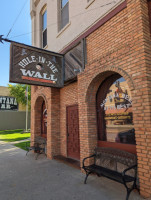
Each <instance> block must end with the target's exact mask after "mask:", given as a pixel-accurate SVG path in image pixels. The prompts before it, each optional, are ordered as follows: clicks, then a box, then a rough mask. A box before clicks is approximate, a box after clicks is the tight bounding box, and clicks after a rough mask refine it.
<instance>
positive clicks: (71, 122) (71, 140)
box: [67, 105, 80, 160]
mask: <svg viewBox="0 0 151 200" xmlns="http://www.w3.org/2000/svg"><path fill="white" fill-rule="evenodd" d="M67 137H68V140H67V141H68V142H67V154H68V157H69V158H73V159H77V160H79V159H80V141H79V113H78V105H74V106H69V107H67Z"/></svg>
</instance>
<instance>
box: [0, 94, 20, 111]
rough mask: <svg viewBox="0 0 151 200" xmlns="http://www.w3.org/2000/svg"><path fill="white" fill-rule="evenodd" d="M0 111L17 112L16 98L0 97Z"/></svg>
mask: <svg viewBox="0 0 151 200" xmlns="http://www.w3.org/2000/svg"><path fill="white" fill-rule="evenodd" d="M0 110H18V103H17V101H16V98H14V97H7V96H0Z"/></svg>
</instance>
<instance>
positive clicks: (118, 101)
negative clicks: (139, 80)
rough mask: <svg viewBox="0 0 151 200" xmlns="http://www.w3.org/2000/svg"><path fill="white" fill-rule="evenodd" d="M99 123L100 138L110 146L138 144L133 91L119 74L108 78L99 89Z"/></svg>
mask: <svg viewBox="0 0 151 200" xmlns="http://www.w3.org/2000/svg"><path fill="white" fill-rule="evenodd" d="M97 124H98V140H99V141H103V142H106V143H108V146H110V145H109V144H111V143H116V144H117V143H118V144H119V143H120V144H129V145H135V144H136V142H135V129H134V124H133V112H132V96H131V91H130V89H129V87H128V84H127V82H126V80H125V79H124V78H123V77H121V76H120V75H119V74H115V75H112V76H111V77H109V78H107V79H106V80H105V81H104V82H103V83H102V84H101V86H100V88H99V90H98V93H97ZM114 146H115V145H114ZM115 147H116V146H115Z"/></svg>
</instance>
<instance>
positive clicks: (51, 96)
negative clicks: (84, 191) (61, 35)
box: [31, 0, 151, 197]
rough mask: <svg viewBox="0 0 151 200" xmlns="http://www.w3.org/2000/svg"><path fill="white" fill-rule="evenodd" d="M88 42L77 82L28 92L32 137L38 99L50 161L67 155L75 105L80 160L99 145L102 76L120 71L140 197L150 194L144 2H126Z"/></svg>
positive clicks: (150, 43)
mask: <svg viewBox="0 0 151 200" xmlns="http://www.w3.org/2000/svg"><path fill="white" fill-rule="evenodd" d="M86 40H87V58H88V62H87V65H86V69H85V71H84V72H82V73H81V74H80V75H79V76H78V82H77V83H72V84H70V85H68V86H65V87H64V88H62V89H60V90H59V89H51V88H43V87H38V89H37V90H36V89H32V119H33V120H32V123H31V129H32V135H34V134H36V125H37V123H38V121H36V120H39V119H38V117H37V116H36V115H35V113H36V112H38V106H39V105H40V103H39V104H38V103H37V101H36V100H37V98H38V97H39V96H42V97H43V98H44V99H45V101H46V106H47V109H48V131H47V132H48V141H47V146H48V157H49V158H52V157H53V155H57V154H62V155H64V156H67V138H66V106H68V105H73V104H77V103H78V105H79V129H80V153H81V154H80V157H81V159H80V160H81V161H82V159H83V158H84V157H86V156H88V155H89V154H91V153H92V152H93V149H94V147H95V146H96V145H97V120H96V93H97V90H98V88H99V86H100V84H101V83H102V81H103V80H104V79H105V78H107V77H109V76H110V75H112V74H114V73H115V72H116V73H119V74H120V75H121V76H123V77H124V78H125V80H126V81H127V83H128V85H129V88H130V90H131V92H132V100H133V117H134V126H135V130H136V143H137V156H138V175H139V180H140V189H141V194H142V195H143V196H146V197H148V196H151V78H150V77H151V64H150V63H151V39H150V29H149V16H148V4H147V0H127V8H125V9H124V10H122V11H121V12H120V13H118V14H117V15H116V16H114V17H113V18H112V19H111V20H109V21H108V22H106V23H105V24H104V25H103V26H101V27H100V28H98V29H97V30H96V31H95V32H93V33H92V34H91V35H89V36H88V37H87V38H86ZM34 90H35V91H34ZM39 102H40V101H39ZM36 109H37V111H36ZM36 118H37V119H36ZM37 130H38V129H37ZM37 133H38V131H37ZM32 137H33V136H32Z"/></svg>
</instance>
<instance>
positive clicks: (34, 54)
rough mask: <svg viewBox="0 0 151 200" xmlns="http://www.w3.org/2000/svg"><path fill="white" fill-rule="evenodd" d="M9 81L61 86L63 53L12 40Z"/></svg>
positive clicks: (62, 79)
mask: <svg viewBox="0 0 151 200" xmlns="http://www.w3.org/2000/svg"><path fill="white" fill-rule="evenodd" d="M9 81H10V82H13V83H22V84H29V85H41V86H48V87H57V88H61V87H63V85H64V67H63V55H62V54H58V53H54V52H50V51H47V50H43V49H39V48H36V47H31V46H27V45H24V44H19V43H15V42H12V43H11V47H10V78H9Z"/></svg>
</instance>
